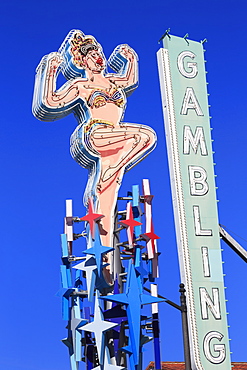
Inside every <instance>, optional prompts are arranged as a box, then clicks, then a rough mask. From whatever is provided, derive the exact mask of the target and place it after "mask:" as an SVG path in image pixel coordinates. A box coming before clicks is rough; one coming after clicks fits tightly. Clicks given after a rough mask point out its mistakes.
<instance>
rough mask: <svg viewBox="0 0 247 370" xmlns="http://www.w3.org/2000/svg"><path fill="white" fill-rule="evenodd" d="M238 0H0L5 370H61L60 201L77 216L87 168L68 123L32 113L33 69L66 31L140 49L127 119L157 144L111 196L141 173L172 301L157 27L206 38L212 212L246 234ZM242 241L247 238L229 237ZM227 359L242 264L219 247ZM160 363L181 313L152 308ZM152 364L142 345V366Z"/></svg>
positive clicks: (242, 15)
mask: <svg viewBox="0 0 247 370" xmlns="http://www.w3.org/2000/svg"><path fill="white" fill-rule="evenodd" d="M246 12H247V5H246V2H245V1H240V0H235V1H224V2H223V1H212V0H208V1H200V0H197V1H194V0H191V1H190V2H185V1H181V0H177V1H158V0H152V1H140V0H136V1H134V0H133V1H130V0H127V1H125V2H116V1H108V2H101V1H98V0H95V1H94V2H92V1H89V2H88V3H87V2H86V1H81V0H79V1H77V2H73V3H72V2H71V3H70V4H69V2H67V1H64V0H60V1H57V0H55V1H53V0H50V1H48V0H41V1H39V2H34V1H25V0H24V1H22V2H19V1H16V0H14V1H6V2H5V3H4V4H2V5H1V15H0V17H1V22H0V24H1V39H2V42H1V45H2V47H1V54H2V55H1V71H2V73H1V103H2V108H1V109H2V113H1V121H2V122H1V147H0V152H1V167H2V169H1V172H2V181H1V260H2V263H1V269H0V279H1V280H0V281H1V287H2V289H1V292H2V294H1V306H0V310H1V311H0V312H1V319H2V320H1V321H2V325H1V327H2V334H1V347H0V368H4V369H5V370H21V369H23V370H50V369H52V370H58V369H59V370H67V369H69V360H68V356H67V351H66V347H65V346H64V345H63V344H62V343H61V342H60V339H62V338H64V337H65V336H66V330H65V325H66V323H65V322H63V321H62V319H61V314H60V311H61V309H60V300H59V298H57V297H55V293H56V291H57V290H58V289H59V264H60V233H62V232H63V217H64V212H65V199H68V198H72V199H73V201H74V214H75V215H78V216H83V215H84V214H85V210H84V208H83V206H82V202H81V198H82V194H83V192H84V186H85V184H86V178H87V171H86V170H84V169H82V168H80V167H79V166H78V165H77V164H76V163H75V161H74V160H73V159H72V158H71V157H70V154H69V138H70V135H71V133H72V132H73V130H74V128H75V126H76V121H75V119H74V117H72V116H68V117H66V118H64V119H62V120H60V121H56V122H55V123H49V122H48V123H44V122H39V121H38V120H36V119H35V118H34V117H33V116H32V113H31V102H32V94H33V85H34V76H35V68H36V66H37V64H38V63H39V61H40V59H41V57H42V56H43V55H45V54H47V53H49V52H51V51H56V50H57V49H58V48H59V46H60V44H61V42H62V41H63V39H64V37H65V36H66V34H67V33H68V32H69V31H70V30H71V29H74V28H78V29H81V30H82V31H83V32H84V33H86V34H92V35H94V36H95V37H96V38H97V40H98V41H99V42H100V43H101V44H102V46H103V49H104V52H105V55H106V57H108V56H109V55H110V53H111V51H112V50H113V49H114V48H115V47H116V46H117V45H118V44H121V43H127V44H129V45H130V46H131V47H132V48H133V49H134V50H135V51H136V52H137V53H138V55H139V63H140V85H139V87H138V89H137V90H136V91H135V93H134V94H133V95H132V96H131V97H130V98H129V100H128V107H127V110H126V114H125V121H129V122H137V123H144V124H147V125H150V126H151V127H153V128H154V129H155V130H156V132H157V135H158V146H157V148H156V149H155V151H154V152H153V153H152V154H151V155H150V156H149V157H148V158H146V159H145V161H143V162H142V163H140V164H139V165H138V166H137V167H135V168H134V169H133V170H131V172H129V173H128V174H126V176H125V179H124V181H123V185H122V189H121V190H120V194H121V195H125V194H126V192H127V191H128V190H130V188H131V185H132V184H140V185H141V180H142V178H149V179H150V182H151V190H152V193H153V194H154V195H155V198H154V201H153V205H154V222H155V232H156V233H157V234H158V235H160V237H161V240H160V241H159V250H160V251H161V252H162V255H161V258H160V267H161V268H160V269H161V277H160V282H159V292H160V294H162V295H164V296H166V297H167V298H169V299H171V300H173V301H175V302H178V301H179V294H178V285H179V282H180V279H179V269H178V261H177V251H176V241H175V232H174V226H173V213H172V206H171V195H170V185H169V173H168V166H167V155H166V147H165V141H164V130H163V116H162V110H161V101H160V92H159V81H158V72H157V63H156V52H157V50H158V48H159V47H160V45H159V44H158V40H159V39H160V37H161V35H162V34H163V33H164V32H165V30H166V29H167V28H169V27H170V28H171V34H174V35H177V36H184V35H185V34H186V33H189V37H190V38H191V39H193V40H196V41H200V40H203V39H204V38H207V40H208V42H207V43H206V44H205V48H206V50H207V52H206V59H207V61H208V62H207V65H206V68H207V71H208V75H207V80H208V82H209V87H208V92H209V93H210V96H209V103H210V105H211V108H210V113H211V116H212V117H213V118H212V122H211V125H212V127H213V128H214V130H213V132H212V135H213V139H214V142H213V149H214V151H215V156H214V161H215V162H216V163H217V165H216V167H215V171H216V174H217V178H216V182H217V186H218V188H219V189H218V192H217V197H218V199H219V200H220V202H219V219H220V222H221V224H223V225H226V226H227V227H228V230H233V231H234V232H235V233H236V234H238V235H240V236H241V237H243V238H245V239H247V228H246V224H247V217H246V208H247V194H246V184H247V171H246V156H247V147H246V137H247V125H246V98H247V93H246V85H247V72H246V59H247V52H246V42H247V39H246V34H247V25H246ZM236 238H237V239H238V240H239V242H241V243H243V246H244V247H245V248H246V249H247V243H246V241H244V240H241V239H239V238H238V237H236ZM223 248H224V251H223V260H224V262H225V263H224V272H225V273H226V277H225V281H226V286H227V289H226V298H227V299H228V302H227V311H228V312H229V318H228V320H229V325H230V338H231V339H232V341H231V350H232V352H233V354H232V360H233V361H246V360H247V359H246V345H247V340H246V335H245V333H246V331H247V320H246V304H247V298H246V293H245V290H246V283H245V281H246V266H245V263H244V262H243V261H242V260H240V258H239V257H238V256H237V255H235V254H234V252H233V251H231V250H230V249H229V247H228V246H224V247H223ZM161 338H162V360H163V361H173V360H174V361H182V360H183V351H182V340H181V322H180V316H179V312H177V311H176V310H175V309H173V308H171V307H169V306H168V305H166V304H163V305H162V306H161ZM150 360H153V353H152V347H151V346H150V347H148V351H147V352H146V353H145V364H147V363H148V361H150Z"/></svg>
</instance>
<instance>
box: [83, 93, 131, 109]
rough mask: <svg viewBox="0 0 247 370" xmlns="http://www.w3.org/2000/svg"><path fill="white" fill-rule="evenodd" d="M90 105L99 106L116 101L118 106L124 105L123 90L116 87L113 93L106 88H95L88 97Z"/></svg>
mask: <svg viewBox="0 0 247 370" xmlns="http://www.w3.org/2000/svg"><path fill="white" fill-rule="evenodd" d="M87 103H88V106H89V107H95V108H99V107H101V106H102V105H105V104H106V103H114V104H115V105H117V106H118V107H120V108H122V107H124V104H125V100H124V97H123V95H122V94H121V92H120V91H119V90H117V89H114V90H113V92H112V93H109V92H107V91H106V90H93V91H92V92H91V94H90V95H89V97H88V99H87Z"/></svg>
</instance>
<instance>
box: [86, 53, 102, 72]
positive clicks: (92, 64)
mask: <svg viewBox="0 0 247 370" xmlns="http://www.w3.org/2000/svg"><path fill="white" fill-rule="evenodd" d="M84 63H85V65H86V67H87V68H88V69H89V70H91V71H92V72H95V73H100V72H101V71H103V70H104V69H105V67H106V63H105V58H104V55H103V54H102V52H101V51H100V50H99V49H97V50H89V52H88V53H87V55H86V56H85V57H84Z"/></svg>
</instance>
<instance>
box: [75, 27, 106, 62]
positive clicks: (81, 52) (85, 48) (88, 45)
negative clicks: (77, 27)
mask: <svg viewBox="0 0 247 370" xmlns="http://www.w3.org/2000/svg"><path fill="white" fill-rule="evenodd" d="M83 36H84V35H83V34H80V33H79V32H78V33H75V34H74V38H73V39H71V40H70V42H71V49H70V52H71V54H72V56H73V63H74V64H75V65H76V66H78V67H81V68H83V67H85V65H84V61H83V58H84V57H85V56H86V55H87V53H88V52H89V51H90V50H98V48H99V45H98V43H97V42H96V40H95V39H94V38H93V37H92V36H89V37H83Z"/></svg>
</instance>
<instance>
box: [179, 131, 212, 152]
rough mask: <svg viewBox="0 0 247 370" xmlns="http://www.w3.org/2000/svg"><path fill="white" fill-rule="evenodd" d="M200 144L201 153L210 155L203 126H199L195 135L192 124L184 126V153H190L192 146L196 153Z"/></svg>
mask: <svg viewBox="0 0 247 370" xmlns="http://www.w3.org/2000/svg"><path fill="white" fill-rule="evenodd" d="M199 144H200V149H201V155H208V151H207V147H206V141H205V137H204V131H203V127H200V126H197V127H196V130H195V134H194V135H193V133H192V131H191V128H190V126H184V148H183V154H190V146H191V147H192V149H193V151H194V152H195V154H196V153H197V150H198V147H199Z"/></svg>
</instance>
